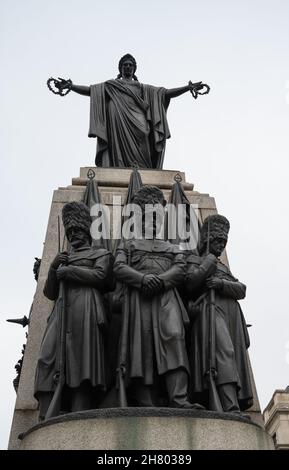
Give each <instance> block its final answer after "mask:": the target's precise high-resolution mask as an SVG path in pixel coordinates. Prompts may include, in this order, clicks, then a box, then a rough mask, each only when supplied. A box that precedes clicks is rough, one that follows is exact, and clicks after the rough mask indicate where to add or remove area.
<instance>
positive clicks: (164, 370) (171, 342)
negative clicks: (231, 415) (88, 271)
mask: <svg viewBox="0 0 289 470" xmlns="http://www.w3.org/2000/svg"><path fill="white" fill-rule="evenodd" d="M133 203H134V204H136V205H138V206H139V207H140V208H141V213H142V238H141V239H132V240H128V241H125V242H123V243H122V244H121V245H120V247H119V249H118V250H117V254H116V260H115V265H114V273H115V275H116V278H117V279H118V280H119V281H120V282H122V283H124V285H126V286H128V288H129V297H128V298H129V305H128V308H129V313H128V316H127V318H126V320H125V321H126V322H127V328H128V330H127V331H126V332H125V331H123V334H125V335H126V338H127V348H126V354H127V358H126V361H123V359H124V357H123V354H122V357H121V360H122V361H123V362H125V363H122V364H120V367H122V368H123V369H124V370H125V375H126V377H125V378H126V386H127V390H128V403H129V404H133V405H136V406H156V405H159V404H160V403H162V404H166V405H168V406H171V407H180V408H193V407H194V406H195V407H198V405H192V404H191V403H190V402H189V400H188V395H187V387H188V378H189V364H188V358H187V352H186V346H185V327H186V326H187V324H188V321H189V320H188V316H187V312H186V310H185V308H184V305H183V303H182V300H181V298H180V296H179V294H178V291H177V289H176V287H177V286H178V285H179V284H180V283H182V282H183V281H184V279H185V273H186V264H185V259H184V255H183V254H182V253H181V251H180V250H179V248H178V246H177V245H173V244H171V243H170V242H168V241H164V240H162V239H158V238H157V235H158V227H160V223H161V219H162V217H163V216H162V214H161V212H158V213H157V214H156V217H155V218H150V217H147V218H146V217H145V209H146V205H147V204H151V207H153V206H154V205H156V204H159V205H160V206H163V205H164V204H165V200H164V196H163V193H162V192H161V190H160V189H159V188H157V187H153V186H144V187H142V188H141V189H139V190H138V192H137V193H136V194H135V196H134V198H133ZM160 206H159V207H160ZM147 214H148V211H147ZM151 221H153V222H151ZM151 223H152V224H153V230H151V233H152V239H146V238H145V234H146V229H147V230H149V229H151V228H152V227H151ZM126 303H127V302H126V300H124V306H125V305H126ZM121 344H122V342H121ZM122 346H123V344H122ZM161 388H163V389H164V390H165V394H166V401H165V402H164V401H162V400H164V396H165V394H163V395H162V394H161V393H160V390H161ZM199 407H200V406H199ZM200 408H201V407H200Z"/></svg>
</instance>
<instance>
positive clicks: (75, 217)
mask: <svg viewBox="0 0 289 470" xmlns="http://www.w3.org/2000/svg"><path fill="white" fill-rule="evenodd" d="M62 221H63V225H64V228H65V232H66V233H67V231H68V230H69V229H70V228H72V227H73V228H80V229H81V230H83V231H85V232H86V233H88V234H89V235H90V227H91V222H92V220H91V216H90V211H89V208H88V207H87V205H86V204H84V202H68V203H67V204H65V205H64V206H63V209H62Z"/></svg>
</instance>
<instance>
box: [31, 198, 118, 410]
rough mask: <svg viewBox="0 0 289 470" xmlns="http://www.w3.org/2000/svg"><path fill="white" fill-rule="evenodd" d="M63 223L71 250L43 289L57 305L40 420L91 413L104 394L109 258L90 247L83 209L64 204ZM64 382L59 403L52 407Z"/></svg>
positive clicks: (40, 392) (42, 362)
mask: <svg viewBox="0 0 289 470" xmlns="http://www.w3.org/2000/svg"><path fill="white" fill-rule="evenodd" d="M62 218H63V224H64V228H65V233H66V237H67V239H68V242H69V245H70V249H69V252H68V253H67V252H62V253H59V254H58V255H57V256H56V257H55V259H54V261H53V262H52V264H51V266H50V269H49V273H48V277H47V281H46V284H45V287H44V295H45V296H46V297H47V298H48V299H50V300H54V301H55V305H54V308H53V311H52V313H51V315H50V317H49V319H48V323H47V328H46V331H45V334H44V337H43V341H42V345H41V349H40V354H39V359H38V364H37V370H36V379H35V397H36V398H37V399H38V400H39V408H40V413H39V419H45V417H46V418H47V417H51V416H54V415H56V414H59V413H60V412H61V411H80V410H85V409H90V408H95V407H97V404H98V403H99V401H100V399H101V397H102V394H103V392H104V391H105V389H106V371H105V366H106V365H105V357H104V349H105V348H104V340H105V338H104V334H105V325H106V323H107V312H106V308H105V304H104V298H103V294H104V293H105V292H107V291H108V290H109V289H110V288H111V286H112V266H113V260H112V255H111V253H110V252H109V251H107V250H106V249H103V248H95V247H91V236H90V226H91V217H90V213H89V209H88V207H87V206H86V205H85V204H84V203H82V202H72V203H68V204H66V205H65V206H64V207H63V211H62ZM63 343H64V344H63ZM63 377H64V381H63V387H61V390H60V392H61V393H60V395H59V397H60V398H59V399H58V401H59V400H60V401H59V402H58V403H54V402H55V395H54V394H55V393H56V391H58V390H59V384H60V381H61V380H62V379H63ZM53 398H54V400H53ZM51 405H52V408H53V410H52V409H51ZM49 407H50V408H49Z"/></svg>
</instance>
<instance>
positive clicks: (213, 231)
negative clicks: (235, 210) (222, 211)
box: [200, 214, 230, 251]
mask: <svg viewBox="0 0 289 470" xmlns="http://www.w3.org/2000/svg"><path fill="white" fill-rule="evenodd" d="M229 230H230V222H229V221H228V219H227V218H226V217H224V216H223V215H219V214H215V215H209V216H208V217H207V218H206V219H205V220H204V223H203V225H202V228H201V243H200V251H203V250H204V249H205V247H206V245H207V241H208V233H209V242H210V241H211V240H213V239H214V238H217V237H218V238H228V233H229Z"/></svg>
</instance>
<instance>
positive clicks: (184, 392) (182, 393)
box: [165, 369, 204, 410]
mask: <svg viewBox="0 0 289 470" xmlns="http://www.w3.org/2000/svg"><path fill="white" fill-rule="evenodd" d="M188 379H189V377H188V373H187V372H186V370H184V369H175V370H172V371H170V372H167V373H166V374H165V382H166V387H167V392H168V397H169V405H170V406H172V407H173V408H188V409H193V408H194V409H199V410H204V407H203V406H202V405H199V404H198V403H190V402H189V399H188Z"/></svg>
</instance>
